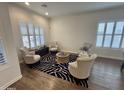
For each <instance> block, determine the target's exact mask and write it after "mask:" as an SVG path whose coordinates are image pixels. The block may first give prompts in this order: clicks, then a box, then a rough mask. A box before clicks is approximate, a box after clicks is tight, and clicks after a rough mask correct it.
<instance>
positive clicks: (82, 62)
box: [68, 54, 97, 87]
mask: <svg viewBox="0 0 124 93" xmlns="http://www.w3.org/2000/svg"><path fill="white" fill-rule="evenodd" d="M96 57H97V55H96V54H92V55H91V56H86V55H84V56H83V55H82V56H79V57H78V58H77V60H76V61H75V62H72V63H69V66H68V69H69V72H70V74H71V75H72V76H74V77H76V78H78V79H84V80H86V86H87V87H88V84H87V79H88V77H89V76H90V72H91V69H92V66H93V63H94V60H95V59H96Z"/></svg>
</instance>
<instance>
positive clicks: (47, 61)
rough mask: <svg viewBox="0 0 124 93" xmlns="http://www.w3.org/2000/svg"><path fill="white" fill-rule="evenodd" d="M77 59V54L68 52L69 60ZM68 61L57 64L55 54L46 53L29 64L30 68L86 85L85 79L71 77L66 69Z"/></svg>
mask: <svg viewBox="0 0 124 93" xmlns="http://www.w3.org/2000/svg"><path fill="white" fill-rule="evenodd" d="M76 59H77V54H70V56H69V62H68V63H70V62H74V61H75V60H76ZM68 63H64V64H57V62H56V55H55V54H47V55H45V56H43V57H42V58H41V60H40V62H39V63H36V64H33V65H31V68H32V69H36V70H40V71H43V72H45V73H47V74H49V75H52V76H55V77H57V78H61V79H63V80H67V81H69V82H72V83H75V84H77V85H81V86H84V87H88V84H87V79H77V78H75V77H73V76H72V75H71V74H70V72H69V70H68Z"/></svg>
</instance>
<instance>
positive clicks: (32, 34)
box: [20, 23, 44, 48]
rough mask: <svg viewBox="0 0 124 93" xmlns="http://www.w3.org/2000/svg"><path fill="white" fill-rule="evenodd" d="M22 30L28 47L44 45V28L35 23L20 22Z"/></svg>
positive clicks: (23, 40) (24, 41) (24, 43)
mask: <svg viewBox="0 0 124 93" xmlns="http://www.w3.org/2000/svg"><path fill="white" fill-rule="evenodd" d="M20 32H21V35H22V42H23V45H24V46H25V47H27V48H36V47H38V46H40V45H44V35H43V30H42V31H41V28H40V27H39V26H34V25H33V24H31V23H30V24H25V23H20Z"/></svg>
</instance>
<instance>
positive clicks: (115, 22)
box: [95, 20, 124, 50]
mask: <svg viewBox="0 0 124 93" xmlns="http://www.w3.org/2000/svg"><path fill="white" fill-rule="evenodd" d="M121 21H122V22H124V20H115V21H113V20H110V21H99V22H98V24H97V32H96V42H95V46H96V48H102V49H109V48H110V49H113V50H120V49H122V43H123V38H124V25H123V29H122V34H115V30H116V26H117V22H121ZM110 22H114V26H113V32H112V34H106V28H107V23H110ZM100 23H105V27H104V33H103V34H98V26H99V24H100ZM99 35H101V36H103V41H102V45H101V46H97V36H99ZM106 35H111V36H112V37H111V43H110V46H109V47H104V41H105V36H106ZM118 35H121V40H120V44H119V48H114V47H112V43H113V40H114V36H118Z"/></svg>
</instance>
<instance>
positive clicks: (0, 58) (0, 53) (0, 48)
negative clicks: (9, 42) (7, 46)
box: [0, 39, 6, 64]
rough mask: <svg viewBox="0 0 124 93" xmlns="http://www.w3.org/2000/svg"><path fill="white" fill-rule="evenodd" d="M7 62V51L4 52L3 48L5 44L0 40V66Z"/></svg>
mask: <svg viewBox="0 0 124 93" xmlns="http://www.w3.org/2000/svg"><path fill="white" fill-rule="evenodd" d="M5 62H6V60H5V50H4V47H3V42H2V40H1V39H0V64H3V63H5Z"/></svg>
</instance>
